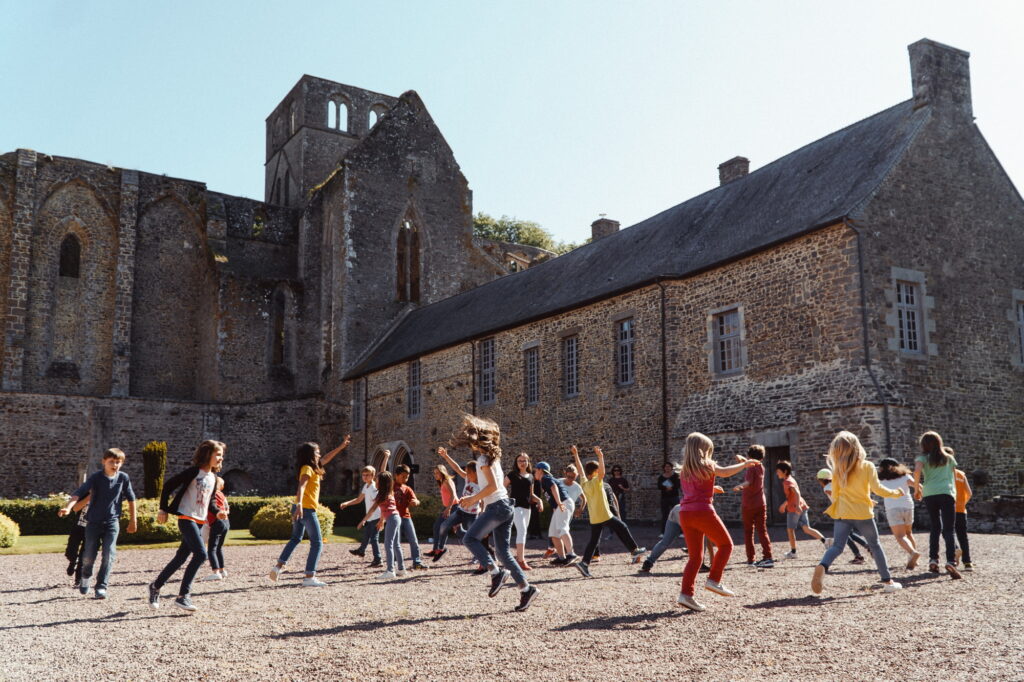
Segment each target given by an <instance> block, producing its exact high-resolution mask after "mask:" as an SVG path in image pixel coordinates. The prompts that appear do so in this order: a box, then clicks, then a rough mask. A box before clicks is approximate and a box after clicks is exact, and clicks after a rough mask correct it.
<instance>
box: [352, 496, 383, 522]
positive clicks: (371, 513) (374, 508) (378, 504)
mask: <svg viewBox="0 0 1024 682" xmlns="http://www.w3.org/2000/svg"><path fill="white" fill-rule="evenodd" d="M379 506H380V502H376V501H375V502H374V503H373V505H372V506H371V507H370V508H369V509H368V510H367V512H366V516H364V517H363V520H362V521H360V522H359V524H358V525H356V528H362V527H363V526H365V525H366V522H367V521H368V520H369V518H370V517H371V516H373V512H374V511H376V509H377V507H379ZM381 518H383V516H382V517H381Z"/></svg>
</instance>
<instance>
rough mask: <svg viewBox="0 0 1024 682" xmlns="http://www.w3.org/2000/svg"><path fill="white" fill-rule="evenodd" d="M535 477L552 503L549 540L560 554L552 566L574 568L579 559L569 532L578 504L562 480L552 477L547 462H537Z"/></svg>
mask: <svg viewBox="0 0 1024 682" xmlns="http://www.w3.org/2000/svg"><path fill="white" fill-rule="evenodd" d="M533 476H534V478H535V479H537V480H538V481H540V488H541V490H543V491H544V492H545V493H547V495H548V501H549V502H551V522H550V523H549V524H548V538H549V539H550V540H551V542H552V544H553V545H554V548H555V552H556V553H557V554H558V556H557V557H555V558H554V559H553V560H552V561H551V564H552V565H553V566H572V565H573V564H575V563H576V562H577V561H579V557H578V556H576V555H575V554H573V552H572V533H571V532H570V530H569V524H570V523H571V522H572V515H573V512H574V511H575V509H576V504H575V503H574V502H573V501H572V498H571V497H569V491H568V489H567V488H566V487H565V483H563V482H562V479H559V478H555V477H554V476H552V475H551V465H550V464H548V463H547V462H537V466H536V467H535V468H534V470H533ZM581 490H582V489H581Z"/></svg>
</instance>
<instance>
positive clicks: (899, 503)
mask: <svg viewBox="0 0 1024 682" xmlns="http://www.w3.org/2000/svg"><path fill="white" fill-rule="evenodd" d="M913 480H914V477H913V476H911V475H910V474H907V475H906V476H900V477H899V478H890V479H889V480H887V481H883V480H879V481H878V482H879V483H881V484H882V485H883V486H885V487H886V488H888V489H889V490H899V491H901V492H902V493H903V497H897V498H896V499H890V498H888V497H883V498H882V500H883V501H884V502H885V511H887V512H888V511H893V510H897V509H913V508H914V498H913V497H911V496H910V482H911V481H913Z"/></svg>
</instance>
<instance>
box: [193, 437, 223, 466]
mask: <svg viewBox="0 0 1024 682" xmlns="http://www.w3.org/2000/svg"><path fill="white" fill-rule="evenodd" d="M227 449H228V446H226V445H224V443H221V442H220V441H219V440H204V441H203V442H202V443H200V444H199V447H198V448H196V452H195V454H194V455H192V464H193V466H197V467H199V468H200V469H201V468H203V467H204V466H206V465H207V464H209V463H210V460H211V459H213V454H214V453H215V452H217V451H218V450H220V451H221V452H224V451H226V450H227Z"/></svg>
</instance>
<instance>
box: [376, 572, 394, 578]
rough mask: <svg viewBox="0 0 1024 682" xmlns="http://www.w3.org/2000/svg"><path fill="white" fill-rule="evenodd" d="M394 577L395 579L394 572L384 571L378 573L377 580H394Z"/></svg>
mask: <svg viewBox="0 0 1024 682" xmlns="http://www.w3.org/2000/svg"><path fill="white" fill-rule="evenodd" d="M394 579H395V574H394V572H392V571H384V572H383V573H381V574H380V575H378V576H377V580H394Z"/></svg>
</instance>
